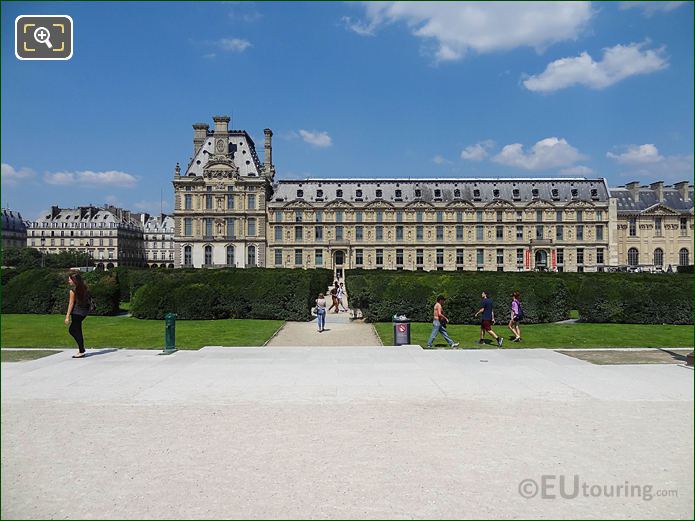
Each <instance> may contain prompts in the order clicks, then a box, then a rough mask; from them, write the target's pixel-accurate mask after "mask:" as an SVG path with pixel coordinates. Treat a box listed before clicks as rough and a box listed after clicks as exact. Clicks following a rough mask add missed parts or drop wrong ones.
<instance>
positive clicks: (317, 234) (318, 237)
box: [314, 226, 323, 241]
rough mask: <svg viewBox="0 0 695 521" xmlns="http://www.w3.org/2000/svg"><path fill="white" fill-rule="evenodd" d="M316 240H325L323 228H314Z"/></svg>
mask: <svg viewBox="0 0 695 521" xmlns="http://www.w3.org/2000/svg"><path fill="white" fill-rule="evenodd" d="M314 239H316V240H317V241H322V240H323V226H316V227H315V228H314Z"/></svg>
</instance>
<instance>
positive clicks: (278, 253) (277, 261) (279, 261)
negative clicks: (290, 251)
mask: <svg viewBox="0 0 695 521" xmlns="http://www.w3.org/2000/svg"><path fill="white" fill-rule="evenodd" d="M275 265H276V266H282V250H275Z"/></svg>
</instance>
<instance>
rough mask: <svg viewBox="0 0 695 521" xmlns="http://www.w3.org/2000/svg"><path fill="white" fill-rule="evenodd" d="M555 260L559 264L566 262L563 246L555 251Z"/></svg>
mask: <svg viewBox="0 0 695 521" xmlns="http://www.w3.org/2000/svg"><path fill="white" fill-rule="evenodd" d="M555 262H556V263H557V264H564V263H565V250H564V249H562V248H558V249H557V251H556V252H555Z"/></svg>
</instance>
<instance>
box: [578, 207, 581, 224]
mask: <svg viewBox="0 0 695 521" xmlns="http://www.w3.org/2000/svg"><path fill="white" fill-rule="evenodd" d="M577 222H578V223H580V222H582V211H581V210H577Z"/></svg>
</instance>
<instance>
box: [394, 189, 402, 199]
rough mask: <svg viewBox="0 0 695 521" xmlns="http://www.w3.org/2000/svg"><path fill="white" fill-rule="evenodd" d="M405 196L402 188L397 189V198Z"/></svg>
mask: <svg viewBox="0 0 695 521" xmlns="http://www.w3.org/2000/svg"><path fill="white" fill-rule="evenodd" d="M402 198H403V192H401V191H400V190H396V199H402Z"/></svg>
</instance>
